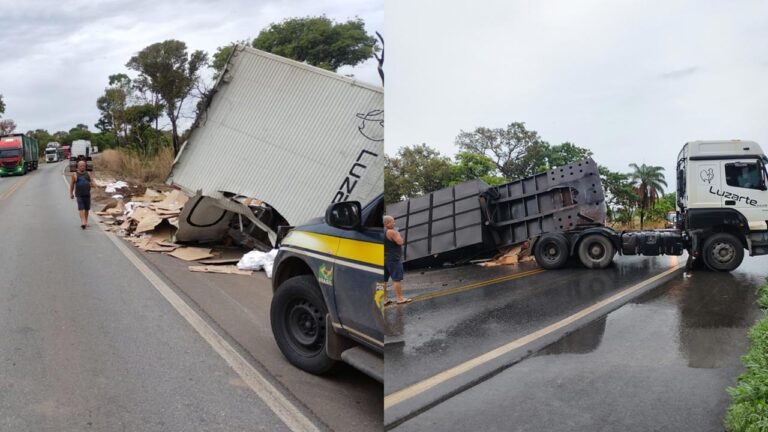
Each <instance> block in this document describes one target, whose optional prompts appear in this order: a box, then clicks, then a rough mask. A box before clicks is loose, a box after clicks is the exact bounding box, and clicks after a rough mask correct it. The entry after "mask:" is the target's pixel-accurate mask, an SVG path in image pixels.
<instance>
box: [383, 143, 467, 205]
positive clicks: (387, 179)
mask: <svg viewBox="0 0 768 432" xmlns="http://www.w3.org/2000/svg"><path fill="white" fill-rule="evenodd" d="M451 174H452V173H451V160H450V159H449V158H447V157H445V156H442V155H440V152H439V151H437V150H435V149H433V148H431V147H429V146H427V145H426V144H421V145H414V146H412V147H402V148H401V149H400V150H398V152H397V156H396V157H386V158H385V165H384V193H385V200H386V202H387V203H392V202H397V201H400V200H402V199H403V198H411V197H415V196H419V195H423V194H425V193H429V192H433V191H436V190H438V189H442V188H444V187H446V186H448V185H449V184H450V182H451Z"/></svg>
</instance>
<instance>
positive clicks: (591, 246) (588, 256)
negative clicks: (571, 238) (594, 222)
mask: <svg viewBox="0 0 768 432" xmlns="http://www.w3.org/2000/svg"><path fill="white" fill-rule="evenodd" d="M615 254H616V248H615V247H614V246H613V243H611V240H610V239H608V237H606V236H604V235H601V234H590V235H588V236H586V237H584V238H583V239H582V240H581V241H580V242H579V254H578V255H579V260H580V261H581V263H582V264H584V266H586V267H587V268H591V269H603V268H606V267H608V266H609V265H611V262H612V261H613V256H614V255H615Z"/></svg>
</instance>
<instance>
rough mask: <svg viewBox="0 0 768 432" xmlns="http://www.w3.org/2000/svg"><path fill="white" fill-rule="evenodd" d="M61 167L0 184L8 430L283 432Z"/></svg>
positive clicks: (0, 371) (1, 352) (3, 409)
mask: <svg viewBox="0 0 768 432" xmlns="http://www.w3.org/2000/svg"><path fill="white" fill-rule="evenodd" d="M62 168H63V165H62V164H51V165H43V164H41V165H40V169H39V171H36V172H33V173H30V174H28V175H27V176H25V177H14V178H4V179H2V180H0V188H3V189H0V193H3V192H2V190H6V191H8V190H10V189H5V188H7V187H8V186H9V185H11V184H16V182H23V184H21V185H20V186H19V187H18V188H17V189H16V190H15V191H14V192H13V193H12V194H10V195H7V194H6V195H2V196H0V198H1V199H2V200H1V201H0V229H2V233H3V235H2V246H3V247H2V248H0V278H2V282H0V308H2V309H1V310H2V313H0V430H3V431H57V432H58V431H83V430H97V431H114V430H130V431H195V430H206V431H246V430H247V431H251V430H265V431H272V430H276V431H281V430H288V429H287V428H286V426H285V425H284V424H283V422H282V421H281V420H280V419H279V418H278V417H277V416H276V415H275V414H274V413H273V412H272V410H271V409H270V408H269V407H268V406H267V405H266V404H265V403H264V401H263V400H262V399H260V398H259V397H257V395H256V393H254V392H253V390H251V388H249V387H248V386H247V385H245V383H244V382H243V380H242V379H241V378H240V376H239V375H238V374H237V373H235V371H234V370H233V369H232V368H231V367H230V366H229V365H228V364H227V363H226V362H225V361H224V359H222V357H220V356H219V355H218V354H217V353H216V352H215V351H214V350H213V349H212V348H211V345H209V344H208V343H207V342H206V341H205V340H204V339H203V338H201V337H200V334H198V333H197V332H196V331H195V330H194V329H193V328H192V327H191V326H190V325H189V323H188V322H187V321H186V320H185V319H184V318H182V316H181V315H179V313H178V312H177V310H176V309H174V308H173V307H172V306H171V304H170V303H168V301H166V300H165V298H163V296H161V294H160V293H159V292H158V291H157V290H156V289H155V287H154V286H152V285H151V284H150V283H149V282H148V281H147V279H146V278H145V277H144V276H143V275H142V274H141V273H139V271H138V270H137V269H136V267H134V266H132V265H131V263H130V262H129V261H128V260H126V259H125V256H123V255H122V254H121V252H120V251H119V250H118V249H117V248H116V247H115V245H114V244H113V243H112V242H111V241H110V240H109V238H108V237H107V236H106V235H105V234H104V233H103V232H102V231H100V230H98V229H95V228H91V229H88V230H86V231H82V230H81V229H80V227H79V219H78V216H77V212H76V207H75V204H74V201H72V200H70V199H69V197H68V196H67V191H66V189H65V185H64V183H63V181H62V177H61V170H62Z"/></svg>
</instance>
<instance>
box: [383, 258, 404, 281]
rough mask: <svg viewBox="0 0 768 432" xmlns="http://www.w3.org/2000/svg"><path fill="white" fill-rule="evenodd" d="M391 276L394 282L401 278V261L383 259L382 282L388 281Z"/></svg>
mask: <svg viewBox="0 0 768 432" xmlns="http://www.w3.org/2000/svg"><path fill="white" fill-rule="evenodd" d="M390 277H391V278H392V280H393V281H395V282H400V281H401V280H403V262H402V261H400V260H397V261H385V262H384V282H389V278H390Z"/></svg>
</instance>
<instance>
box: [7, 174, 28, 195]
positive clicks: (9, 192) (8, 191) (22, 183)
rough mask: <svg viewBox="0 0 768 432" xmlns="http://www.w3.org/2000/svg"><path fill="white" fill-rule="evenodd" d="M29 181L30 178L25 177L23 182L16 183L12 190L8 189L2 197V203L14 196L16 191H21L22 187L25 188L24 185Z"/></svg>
mask: <svg viewBox="0 0 768 432" xmlns="http://www.w3.org/2000/svg"><path fill="white" fill-rule="evenodd" d="M27 180H29V177H26V176H25V177H22V179H21V180H19V181H17V182H16V183H14V184H13V186H11V188H10V189H8V190H7V191H5V193H3V194H2V195H0V201H3V200H5V199H7V198H8V197H10V196H11V195H13V193H14V192H16V190H17V189H19V188H20V187H21V186H23V185H24V183H26V182H27Z"/></svg>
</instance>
